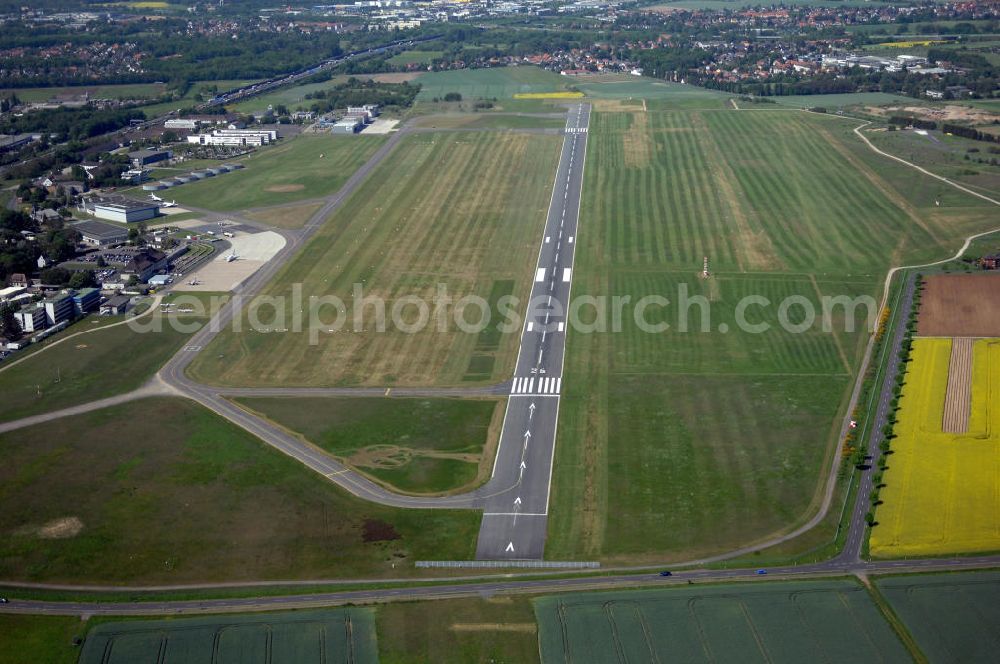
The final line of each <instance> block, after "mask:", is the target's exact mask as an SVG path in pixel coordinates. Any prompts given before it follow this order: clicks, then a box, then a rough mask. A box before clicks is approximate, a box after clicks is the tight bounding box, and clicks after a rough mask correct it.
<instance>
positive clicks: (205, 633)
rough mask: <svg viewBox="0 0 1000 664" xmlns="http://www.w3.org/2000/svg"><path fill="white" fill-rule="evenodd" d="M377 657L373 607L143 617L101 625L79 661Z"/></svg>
mask: <svg viewBox="0 0 1000 664" xmlns="http://www.w3.org/2000/svg"><path fill="white" fill-rule="evenodd" d="M139 661H156V662H162V663H163V664H181V663H184V662H217V663H218V664H240V663H243V662H258V661H259V662H329V663H331V664H333V663H335V662H344V664H354V663H355V662H357V663H358V664H364V663H366V662H367V663H371V664H374V663H375V662H377V661H378V646H377V644H376V638H375V620H374V616H373V615H372V611H371V609H337V610H327V611H308V612H288V613H268V614H262V615H244V616H207V617H203V618H174V619H169V620H143V621H130V622H118V623H106V624H103V625H98V626H97V627H95V628H94V629H93V630H91V632H90V634H89V635H88V636H87V640H86V642H85V643H84V647H83V652H82V653H81V654H80V664H119V663H120V664H127V663H131V662H139Z"/></svg>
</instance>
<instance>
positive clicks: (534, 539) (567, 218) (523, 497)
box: [476, 104, 590, 560]
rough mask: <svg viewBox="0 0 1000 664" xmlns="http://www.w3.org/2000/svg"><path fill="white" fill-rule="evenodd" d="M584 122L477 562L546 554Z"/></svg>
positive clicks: (574, 111)
mask: <svg viewBox="0 0 1000 664" xmlns="http://www.w3.org/2000/svg"><path fill="white" fill-rule="evenodd" d="M589 122H590V105H589V104H576V105H574V106H572V107H570V110H569V116H568V118H567V121H566V129H565V136H564V138H563V145H562V154H561V155H560V158H559V167H558V168H557V170H556V178H555V184H554V185H553V188H552V199H551V201H550V203H549V212H548V217H547V218H546V220H545V229H544V231H543V233H542V238H541V245H540V248H539V251H538V262H537V264H536V266H535V274H534V280H533V282H532V287H531V295H530V298H529V301H528V306H527V311H526V314H525V320H524V324H523V327H522V330H521V342H520V348H519V350H518V356H517V365H516V369H515V371H514V379H513V382H512V384H511V388H510V397H509V398H508V401H507V410H506V412H505V414H504V420H503V428H502V430H501V433H500V444H499V448H498V450H497V457H496V461H495V463H494V466H493V477H492V479H491V480H490V483H489V484H488V485H487V491H486V492H485V495H484V497H483V500H484V504H483V507H484V513H483V521H482V524H481V526H480V529H479V540H478V543H477V546H476V558H477V559H480V560H500V559H518V560H524V559H540V558H542V556H543V554H544V552H545V535H546V528H547V524H548V509H549V493H550V489H551V480H552V461H553V457H554V455H555V445H556V427H557V422H558V418H559V401H560V393H561V391H562V389H563V384H562V380H563V375H562V373H563V359H564V355H565V350H566V331H567V330H566V328H567V322H566V308H567V307H568V305H569V301H570V290H571V287H572V285H573V256H574V254H575V249H576V233H577V221H578V217H579V212H580V193H581V190H582V188H583V169H584V156H585V154H586V150H587V127H588V125H589Z"/></svg>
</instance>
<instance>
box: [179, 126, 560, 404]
mask: <svg viewBox="0 0 1000 664" xmlns="http://www.w3.org/2000/svg"><path fill="white" fill-rule="evenodd" d="M560 142H561V139H560V137H558V136H546V135H529V134H521V133H509V134H508V133H492V132H486V133H481V132H474V133H464V132H463V133H454V134H452V133H444V134H436V133H429V134H418V135H414V136H408V137H406V138H405V139H404V140H403V142H402V143H401V144H400V145H399V146H398V148H397V149H396V151H395V152H394V153H393V155H392V157H391V158H390V159H388V160H387V161H385V162H383V163H382V164H381V165H380V167H379V168H378V169H377V170H376V172H374V173H372V175H371V177H370V178H369V179H368V180H367V181H366V182H365V183H364V185H363V186H362V187H361V189H359V190H358V191H357V192H356V193H355V194H354V195H353V196H352V197H351V198H350V199H349V200H348V201H347V202H346V203H345V205H344V206H343V207H341V208H340V209H339V210H338V211H337V212H335V213H334V215H333V217H332V218H331V219H330V221H328V222H327V223H326V224H325V225H324V226H323V227H322V228H321V229H320V230H319V232H318V233H317V234H316V235H315V236H314V237H313V238H312V239H311V240H310V242H309V243H308V244H307V245H306V246H305V248H304V249H303V250H302V251H301V252H300V253H299V254H298V255H297V256H296V257H295V258H294V259H292V261H291V262H289V263H288V264H287V265H286V266H285V267H284V268H283V269H282V271H281V272H280V273H279V275H278V276H277V277H276V279H275V280H274V281H273V282H272V283H271V284H270V285H269V286H267V287H266V288H265V290H264V294H265V295H273V296H288V297H290V296H291V293H292V288H293V285H294V284H301V285H302V293H303V298H304V299H303V302H308V298H309V297H310V296H317V297H319V296H324V295H336V296H338V297H340V298H341V299H342V300H343V301H344V302H345V303H346V305H347V306H348V307H349V311H350V312H351V313H349V314H348V316H350V317H348V318H346V320H345V322H344V324H343V327H342V328H341V329H340V330H339V331H337V328H336V327H335V326H332V324H331V327H329V328H327V327H325V326H324V327H322V329H321V330H320V331H319V332H318V339H317V342H316V343H315V344H311V343H310V341H309V339H308V331H307V330H306V329H304V330H303V331H302V332H300V333H295V332H288V333H278V334H269V333H267V332H266V331H263V332H253V331H247V332H243V333H241V334H236V333H234V332H232V331H230V330H227V331H225V332H223V333H222V334H220V335H219V336H218V337H216V338H215V340H214V341H213V342H212V343H211V344H210V345H209V346H208V348H207V349H206V351H205V352H204V353H201V354H200V355H199V356H198V358H197V359H196V360H195V363H194V364H193V365H192V367H191V369H190V372H191V374H192V376H193V377H195V378H197V379H198V380H201V381H202V382H207V383H213V384H226V385H274V386H291V385H301V386H346V385H378V386H388V385H417V386H426V385H465V384H476V383H479V384H481V383H483V382H491V381H499V380H503V379H505V378H507V375H508V373H509V372H510V371H511V369H512V367H513V363H514V359H515V355H516V352H517V347H516V343H517V337H516V335H513V334H508V335H494V334H490V333H484V334H477V333H467V332H463V331H461V330H459V329H458V328H457V326H455V325H454V324H448V325H447V330H446V331H445V332H439V331H438V324H437V322H436V319H435V320H434V321H432V324H430V325H427V327H426V328H425V329H423V331H421V332H418V333H416V334H409V333H406V332H404V331H403V329H400V327H397V326H395V325H392V323H391V322H387V324H386V327H385V331H384V332H380V331H378V326H377V324H376V323H375V322H374V316H375V315H376V313H375V312H376V309H375V308H374V305H365V307H364V308H363V309H362V308H360V307H359V308H358V309H350V307H351V304H352V297H353V292H354V290H353V289H354V284H359V285H360V287H361V288H362V293H363V295H364V296H366V297H372V296H376V297H381V298H383V299H384V301H385V302H386V305H385V306H386V311H387V312H389V315H391V312H392V308H393V307H394V306H396V302H398V301H403V300H402V299H403V298H404V297H409V296H419V297H422V298H425V299H426V301H428V302H432V301H433V300H434V298H435V297H436V296H437V294H438V290H437V289H438V285H439V284H443V285H444V286H445V287H446V288H447V294H448V295H449V296H450V297H451V298H453V301H454V302H458V300H460V299H461V298H462V297H464V296H466V295H470V294H475V295H479V296H481V297H483V298H485V299H486V300H487V301H488V302H489V303H491V305H495V304H497V303H498V301H499V298H500V297H503V296H505V295H515V296H518V297H519V298H521V299H522V300H523V298H524V297H526V294H527V292H528V285H529V279H530V278H531V268H532V266H533V265H534V261H535V259H536V256H537V252H538V244H539V242H540V237H539V234H540V232H541V226H542V222H543V220H544V218H545V214H546V211H547V209H548V203H549V199H550V197H551V188H552V179H553V177H554V173H555V168H556V163H557V161H558V156H559V146H560ZM404 304H405V301H404ZM354 311H360V312H361V315H362V316H364V317H367V320H362V321H361V322H360V323H359V325H357V326H355V324H354V319H353V315H354ZM400 311H402V312H403V313H402V314H401V320H403V321H404V325H405V324H409V323H411V322H413V319H412V318H409V317H407V316H411V315H413V314H414V313H415V310H414V309H413V308H412V307H411V309H410V311H409V312H408V313H407V312H406V311H405V310H402V309H400ZM477 316H478V313H472V314H469V317H468V319H467V320H469V321H476V320H478V318H477ZM491 316H492V317H493V320H494V321H495V322H499V321H500V318H499V311H498V309H497V308H496V307H495V306H493V307H492V313H491ZM271 317H272V315H271V313H270V312H268V313H267V314H266V317H265V315H264V314H262V316H261V318H262V320H264V321H266V322H268V323H270V321H271ZM387 317H388V315H387ZM290 318H291V312H290V311H287V310H286V312H285V317H284V318H283V319H280V320H276V321H275V322H274V324H273V325H272V326H271V327H269V328H267V329H271V328H272V327H273V329H286V330H288V329H293V325H292V324H291V320H290ZM334 318H335V315H334V314H333V313H332V312H330V311H327V312H326V313H325V314H323V318H321V320H325V321H333V320H334ZM304 327H308V326H304ZM244 329H248V326H247V325H244ZM328 330H329V331H328Z"/></svg>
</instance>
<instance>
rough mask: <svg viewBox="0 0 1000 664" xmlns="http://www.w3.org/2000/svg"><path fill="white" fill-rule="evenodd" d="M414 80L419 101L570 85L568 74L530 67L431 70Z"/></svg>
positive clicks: (511, 93) (504, 94) (502, 95)
mask: <svg viewBox="0 0 1000 664" xmlns="http://www.w3.org/2000/svg"><path fill="white" fill-rule="evenodd" d="M415 82H416V83H419V84H420V95H419V96H418V97H417V99H418V100H420V101H430V100H431V99H432V98H434V97H438V98H440V97H444V96H445V95H446V94H447V93H449V92H457V93H459V94H461V95H462V97H466V98H476V97H484V98H487V99H491V98H493V97H496V98H497V99H498V100H510V99H511V98H513V96H514V95H515V94H517V93H519V92H553V91H556V90H565V89H566V86H567V79H566V77H565V76H560V75H559V74H556V73H555V72H551V71H547V70H545V69H539V68H538V67H529V66H524V67H496V68H493V69H456V70H453V71H441V72H431V73H426V74H421V75H420V76H418V77H417V78H416V81H415Z"/></svg>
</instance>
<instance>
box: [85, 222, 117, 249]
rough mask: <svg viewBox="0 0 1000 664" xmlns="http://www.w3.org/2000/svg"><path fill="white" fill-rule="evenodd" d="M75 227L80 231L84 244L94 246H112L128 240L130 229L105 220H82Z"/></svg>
mask: <svg viewBox="0 0 1000 664" xmlns="http://www.w3.org/2000/svg"><path fill="white" fill-rule="evenodd" d="M73 228H74V229H75V230H77V231H79V233H80V236H81V237H82V238H83V242H84V244H89V245H90V246H92V247H110V246H112V245H116V244H121V243H122V242H125V241H126V240H128V230H127V229H125V228H122V227H121V226H115V225H114V224H106V223H104V222H103V221H81V222H80V223H78V224H74V225H73Z"/></svg>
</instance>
